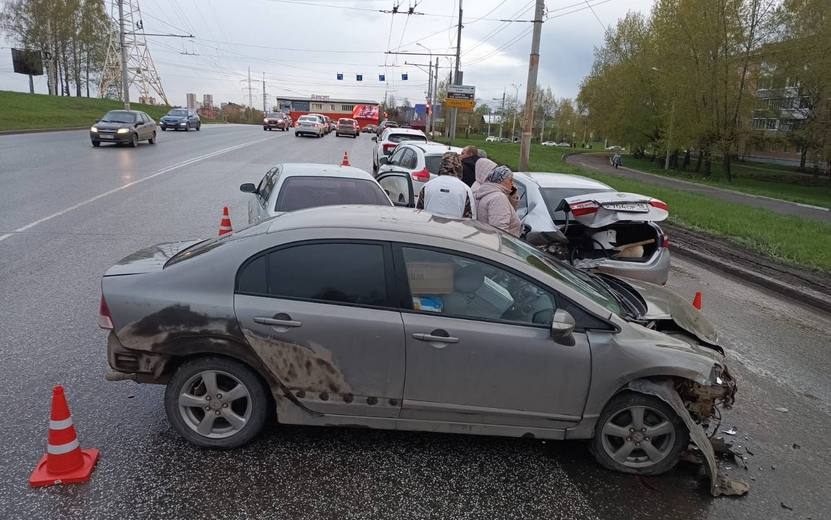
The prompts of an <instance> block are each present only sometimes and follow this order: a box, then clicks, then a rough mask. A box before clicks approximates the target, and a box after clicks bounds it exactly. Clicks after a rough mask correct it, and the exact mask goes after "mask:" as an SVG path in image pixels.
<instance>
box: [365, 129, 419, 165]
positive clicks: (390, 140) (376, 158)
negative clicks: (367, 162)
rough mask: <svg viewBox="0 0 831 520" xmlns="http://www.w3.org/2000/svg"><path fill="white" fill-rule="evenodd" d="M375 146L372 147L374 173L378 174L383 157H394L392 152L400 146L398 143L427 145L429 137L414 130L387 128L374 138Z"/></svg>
mask: <svg viewBox="0 0 831 520" xmlns="http://www.w3.org/2000/svg"><path fill="white" fill-rule="evenodd" d="M372 140H373V141H375V146H373V147H372V173H374V174H378V168H379V167H380V166H381V157H387V156H389V155H392V151H393V150H394V149H395V147H396V146H398V143H401V142H404V141H417V142H422V143H426V142H427V136H426V135H425V134H424V132H422V131H421V130H415V129H413V128H398V127H392V128H385V129H384V131H383V132H382V133H381V135H379V136H378V137H373V138H372Z"/></svg>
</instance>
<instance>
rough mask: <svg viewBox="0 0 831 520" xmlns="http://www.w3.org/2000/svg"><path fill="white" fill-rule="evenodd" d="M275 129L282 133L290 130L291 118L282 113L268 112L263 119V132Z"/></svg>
mask: <svg viewBox="0 0 831 520" xmlns="http://www.w3.org/2000/svg"><path fill="white" fill-rule="evenodd" d="M274 128H277V129H279V130H281V131H283V132H286V131H288V129H289V128H291V118H290V117H289V116H287V115H286V114H284V113H283V112H268V113H267V114H266V115H265V117H264V118H263V130H272V129H274Z"/></svg>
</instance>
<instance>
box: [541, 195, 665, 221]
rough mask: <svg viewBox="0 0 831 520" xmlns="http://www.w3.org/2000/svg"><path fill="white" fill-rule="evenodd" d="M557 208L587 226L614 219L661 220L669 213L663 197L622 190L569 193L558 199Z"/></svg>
mask: <svg viewBox="0 0 831 520" xmlns="http://www.w3.org/2000/svg"><path fill="white" fill-rule="evenodd" d="M556 211H564V212H567V213H569V212H570V213H571V216H572V218H574V220H576V221H577V222H579V223H580V224H583V225H584V226H586V227H590V228H601V227H605V226H608V225H611V224H614V223H615V222H660V221H662V220H665V219H666V218H667V217H668V216H669V208H668V206H667V205H666V203H664V202H663V201H660V200H658V199H654V198H652V197H648V196H646V195H638V194H637V193H625V192H621V191H601V192H598V193H588V194H586V195H575V196H574V197H568V198H567V199H563V200H562V201H560V204H559V205H558V206H557V209H556Z"/></svg>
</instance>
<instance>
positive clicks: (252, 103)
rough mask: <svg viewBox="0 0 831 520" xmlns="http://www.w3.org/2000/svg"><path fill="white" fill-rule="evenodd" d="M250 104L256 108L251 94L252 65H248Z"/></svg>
mask: <svg viewBox="0 0 831 520" xmlns="http://www.w3.org/2000/svg"><path fill="white" fill-rule="evenodd" d="M248 106H249V107H251V108H252V109H253V108H254V98H253V96H252V95H251V65H249V66H248Z"/></svg>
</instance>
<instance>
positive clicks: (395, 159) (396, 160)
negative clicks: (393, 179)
mask: <svg viewBox="0 0 831 520" xmlns="http://www.w3.org/2000/svg"><path fill="white" fill-rule="evenodd" d="M404 151H405V149H404V148H401V149H399V150H396V151H395V153H394V154H392V157H390V160H389V163H390V164H397V165H400V164H401V158H402V157H404Z"/></svg>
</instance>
